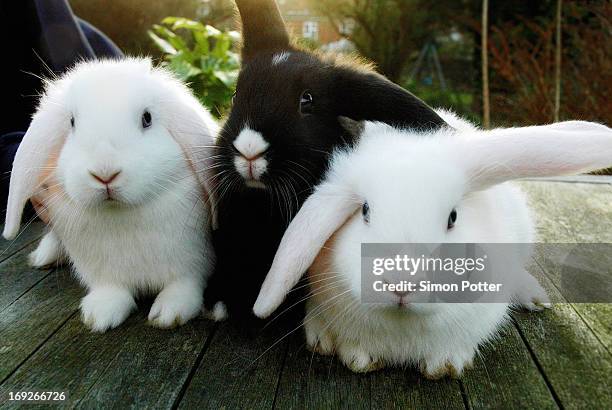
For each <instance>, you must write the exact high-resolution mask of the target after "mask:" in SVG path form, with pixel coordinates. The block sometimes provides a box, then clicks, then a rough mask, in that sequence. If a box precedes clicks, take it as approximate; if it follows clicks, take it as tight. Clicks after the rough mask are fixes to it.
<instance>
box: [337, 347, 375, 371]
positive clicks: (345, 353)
mask: <svg viewBox="0 0 612 410" xmlns="http://www.w3.org/2000/svg"><path fill="white" fill-rule="evenodd" d="M338 357H339V358H340V360H341V361H342V363H344V364H345V365H346V367H348V368H349V369H351V370H352V371H354V372H355V373H367V372H372V371H375V370H380V369H382V368H383V367H384V364H383V363H382V361H380V360H377V359H375V358H373V357H372V356H370V354H369V353H368V352H366V351H365V350H363V349H361V348H359V347H355V346H351V345H346V344H345V345H340V346H338Z"/></svg>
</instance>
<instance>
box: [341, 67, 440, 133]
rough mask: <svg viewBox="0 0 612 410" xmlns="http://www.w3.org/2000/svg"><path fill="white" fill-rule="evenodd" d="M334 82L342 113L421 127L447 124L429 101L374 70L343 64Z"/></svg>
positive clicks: (428, 127)
mask: <svg viewBox="0 0 612 410" xmlns="http://www.w3.org/2000/svg"><path fill="white" fill-rule="evenodd" d="M332 84H333V98H332V100H333V101H334V107H337V108H336V109H337V110H338V112H337V114H338V116H344V117H348V118H351V119H353V120H355V121H364V120H365V121H379V122H384V123H387V124H390V125H393V126H395V127H399V128H412V129H417V130H432V129H438V128H440V127H443V126H446V125H447V124H446V123H445V122H444V120H443V119H442V118H441V117H440V116H439V115H438V114H437V113H436V112H435V111H434V110H433V108H431V107H430V106H428V105H427V104H425V102H423V101H422V100H420V99H419V98H417V97H415V96H414V95H413V94H411V93H410V92H408V91H406V90H405V89H403V88H402V87H400V86H399V85H397V84H394V83H393V82H391V81H389V80H388V79H387V78H385V77H384V76H382V75H380V74H377V73H375V72H374V71H371V70H366V69H364V68H361V67H359V66H355V67H339V68H338V70H337V72H336V75H335V77H334V81H333V83H332Z"/></svg>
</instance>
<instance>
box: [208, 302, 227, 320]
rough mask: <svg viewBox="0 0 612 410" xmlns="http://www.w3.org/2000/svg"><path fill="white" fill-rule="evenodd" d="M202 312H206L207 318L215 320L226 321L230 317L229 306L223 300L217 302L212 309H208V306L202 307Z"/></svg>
mask: <svg viewBox="0 0 612 410" xmlns="http://www.w3.org/2000/svg"><path fill="white" fill-rule="evenodd" d="M202 313H204V317H205V318H207V319H210V320H213V321H215V322H224V321H226V320H227V318H228V317H229V313H228V312H227V306H225V303H224V302H221V301H219V302H217V303H215V305H214V306H213V308H212V310H208V309H206V308H204V309H202Z"/></svg>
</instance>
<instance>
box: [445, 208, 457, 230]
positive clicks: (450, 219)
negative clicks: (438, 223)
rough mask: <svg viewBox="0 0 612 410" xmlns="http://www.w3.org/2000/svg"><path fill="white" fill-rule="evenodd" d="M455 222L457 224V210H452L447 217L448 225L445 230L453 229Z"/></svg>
mask: <svg viewBox="0 0 612 410" xmlns="http://www.w3.org/2000/svg"><path fill="white" fill-rule="evenodd" d="M455 222H457V210H456V209H453V210H452V211H451V213H450V215H449V216H448V225H447V227H446V229H447V230H449V231H450V230H451V229H453V228H454V227H455Z"/></svg>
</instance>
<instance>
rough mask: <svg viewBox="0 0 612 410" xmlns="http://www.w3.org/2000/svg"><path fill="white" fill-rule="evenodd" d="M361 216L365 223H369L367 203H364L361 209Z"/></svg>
mask: <svg viewBox="0 0 612 410" xmlns="http://www.w3.org/2000/svg"><path fill="white" fill-rule="evenodd" d="M361 215H362V216H363V221H364V222H365V223H370V205H369V204H368V203H367V202H364V203H363V206H362V207H361Z"/></svg>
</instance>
